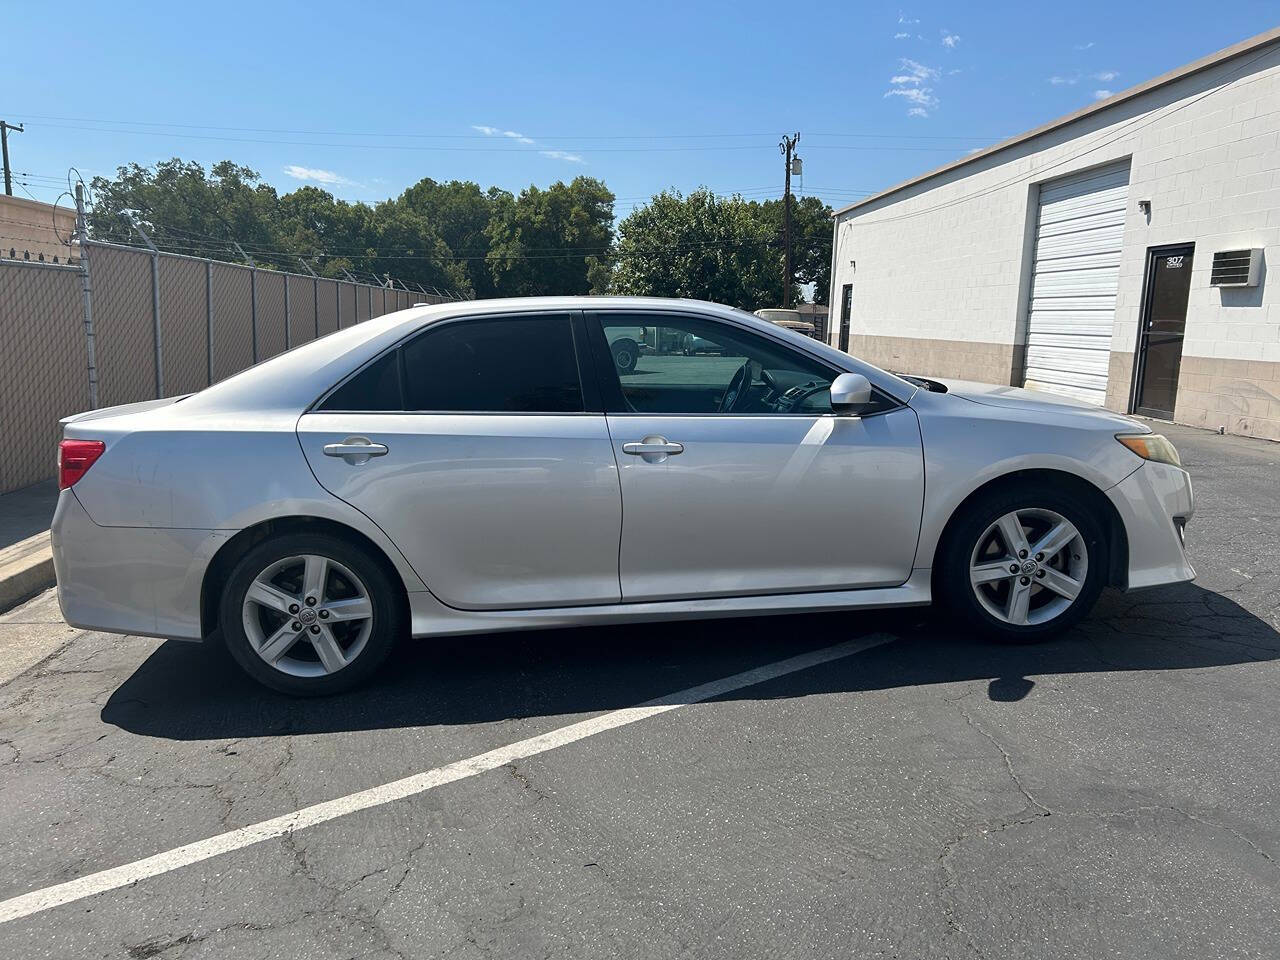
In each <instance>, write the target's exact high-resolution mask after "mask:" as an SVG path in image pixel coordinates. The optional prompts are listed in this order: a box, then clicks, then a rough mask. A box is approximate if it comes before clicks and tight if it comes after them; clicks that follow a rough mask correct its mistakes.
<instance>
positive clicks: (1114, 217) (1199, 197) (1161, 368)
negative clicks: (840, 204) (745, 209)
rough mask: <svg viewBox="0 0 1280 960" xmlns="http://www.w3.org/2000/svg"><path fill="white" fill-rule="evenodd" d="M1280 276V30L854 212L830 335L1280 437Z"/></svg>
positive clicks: (897, 356) (846, 345)
mask: <svg viewBox="0 0 1280 960" xmlns="http://www.w3.org/2000/svg"><path fill="white" fill-rule="evenodd" d="M1269 268H1270V269H1271V270H1273V271H1275V272H1276V276H1275V277H1274V278H1272V279H1271V281H1270V283H1268V278H1267V272H1268V269H1269ZM1277 281H1280V29H1276V30H1271V31H1268V32H1267V33H1264V34H1260V35H1259V36H1256V37H1254V38H1252V39H1250V40H1246V41H1244V42H1243V43H1239V44H1237V45H1235V46H1233V47H1230V48H1228V49H1226V50H1222V51H1220V52H1218V53H1215V54H1213V55H1212V56H1209V57H1206V58H1204V59H1203V60H1199V61H1197V62H1195V63H1192V64H1189V65H1188V66H1185V67H1183V68H1181V69H1179V70H1175V71H1173V72H1172V73H1168V74H1166V75H1164V76H1162V77H1158V78H1156V79H1155V80H1152V81H1150V82H1148V83H1144V84H1141V85H1139V86H1136V87H1134V88H1132V89H1130V90H1126V91H1124V92H1122V93H1118V94H1116V95H1115V96H1113V97H1110V98H1109V99H1107V100H1103V101H1101V102H1099V103H1095V104H1092V105H1090V106H1089V107H1086V108H1084V109H1082V110H1078V111H1076V112H1075V113H1072V114H1069V115H1068V116H1065V117H1062V118H1061V119H1058V120H1054V121H1053V122H1051V123H1048V124H1045V125H1044V126H1042V127H1039V128H1038V129H1035V130H1032V131H1030V132H1028V133H1025V134H1022V135H1020V136H1017V137H1014V138H1012V139H1010V140H1006V141H1005V142H1004V143H1000V144H997V145H996V146H994V147H991V148H989V149H987V150H983V151H981V152H979V153H975V154H973V155H972V156H968V157H965V158H964V159H962V160H958V161H956V162H954V163H951V164H948V165H946V166H944V167H940V168H939V169H937V170H934V171H933V172H931V173H927V174H925V175H923V176H920V177H916V178H914V179H912V180H908V181H906V182H905V183H902V184H900V185H898V186H896V187H893V188H891V189H889V190H886V191H884V192H883V193H879V194H877V195H875V196H872V197H869V198H868V199H866V200H862V201H859V202H858V203H855V204H851V205H850V206H847V207H845V208H843V209H842V210H839V211H837V212H836V215H835V244H834V251H833V262H832V309H833V316H832V321H831V324H830V334H829V340H830V342H831V343H832V344H833V345H834V346H838V347H841V348H842V349H846V350H848V351H849V352H851V353H853V354H855V355H857V356H860V357H863V358H864V359H867V360H869V361H871V362H873V363H876V364H879V365H880V366H883V367H885V368H887V369H890V370H894V371H897V372H904V373H916V374H921V375H925V376H928V375H934V376H939V377H958V378H964V379H970V380H982V381H986V382H989V383H1008V384H1016V385H1019V386H1021V385H1026V386H1028V387H1031V388H1034V389H1039V390H1047V391H1052V392H1055V393H1062V394H1066V395H1069V396H1072V397H1076V398H1079V399H1083V400H1087V401H1089V402H1093V403H1098V404H1104V405H1105V406H1107V407H1109V408H1111V409H1113V410H1119V411H1123V412H1137V413H1143V414H1147V415H1150V416H1155V417H1161V418H1165V419H1174V420H1177V421H1180V422H1183V423H1190V424H1195V425H1198V426H1205V427H1211V428H1218V427H1225V428H1226V430H1227V431H1228V432H1231V433H1240V434H1249V435H1252V436H1260V437H1268V438H1270V439H1272V440H1280V293H1278V292H1277V289H1275V288H1277V287H1280V283H1277Z"/></svg>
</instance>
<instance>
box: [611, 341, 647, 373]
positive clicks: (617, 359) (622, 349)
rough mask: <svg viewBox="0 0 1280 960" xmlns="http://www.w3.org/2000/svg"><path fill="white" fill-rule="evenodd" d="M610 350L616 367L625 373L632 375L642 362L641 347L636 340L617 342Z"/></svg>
mask: <svg viewBox="0 0 1280 960" xmlns="http://www.w3.org/2000/svg"><path fill="white" fill-rule="evenodd" d="M609 349H610V351H612V353H613V364H614V366H616V367H617V368H618V369H619V370H620V371H622V372H623V373H630V372H631V371H632V370H634V369H635V368H636V364H637V363H639V361H640V345H639V344H637V343H636V342H635V341H634V340H631V339H627V338H623V339H622V340H615V341H614V342H613V345H612V346H611V347H610V348H609Z"/></svg>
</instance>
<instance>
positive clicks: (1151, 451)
mask: <svg viewBox="0 0 1280 960" xmlns="http://www.w3.org/2000/svg"><path fill="white" fill-rule="evenodd" d="M1116 439H1117V440H1119V441H1120V442H1121V443H1123V444H1124V445H1125V446H1126V447H1128V448H1129V449H1130V450H1132V451H1133V452H1134V453H1136V454H1137V455H1138V456H1140V457H1141V458H1142V459H1143V460H1150V461H1152V462H1153V463H1170V464H1173V466H1175V467H1180V466H1182V460H1181V458H1179V456H1178V450H1177V448H1176V447H1174V445H1173V444H1172V443H1170V442H1169V438H1168V437H1162V436H1160V434H1158V433H1141V434H1138V433H1133V434H1129V433H1122V434H1118V435H1117V436H1116Z"/></svg>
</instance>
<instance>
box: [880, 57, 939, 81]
mask: <svg viewBox="0 0 1280 960" xmlns="http://www.w3.org/2000/svg"><path fill="white" fill-rule="evenodd" d="M898 63H899V65H900V66H901V68H902V71H903V72H902V73H900V74H898V75H897V76H894V77H890V78H889V82H890V83H896V84H902V83H914V84H920V83H924V82H925V81H926V80H936V79H938V71H937V70H936V69H934V68H933V67H926V66H925V65H924V64H923V63H918V62H916V61H915V60H911V59H909V58H907V57H903V58H902V59H901V60H899V61H898Z"/></svg>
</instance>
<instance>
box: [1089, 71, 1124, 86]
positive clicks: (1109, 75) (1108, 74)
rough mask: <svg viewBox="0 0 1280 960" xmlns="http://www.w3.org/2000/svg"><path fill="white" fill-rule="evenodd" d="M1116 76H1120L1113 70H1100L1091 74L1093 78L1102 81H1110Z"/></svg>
mask: <svg viewBox="0 0 1280 960" xmlns="http://www.w3.org/2000/svg"><path fill="white" fill-rule="evenodd" d="M1118 76H1120V74H1119V73H1117V72H1116V71H1115V70H1100V71H1099V72H1097V73H1095V74H1094V75H1093V79H1095V80H1101V81H1102V82H1103V83H1110V82H1111V81H1112V80H1114V79H1115V78H1116V77H1118Z"/></svg>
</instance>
